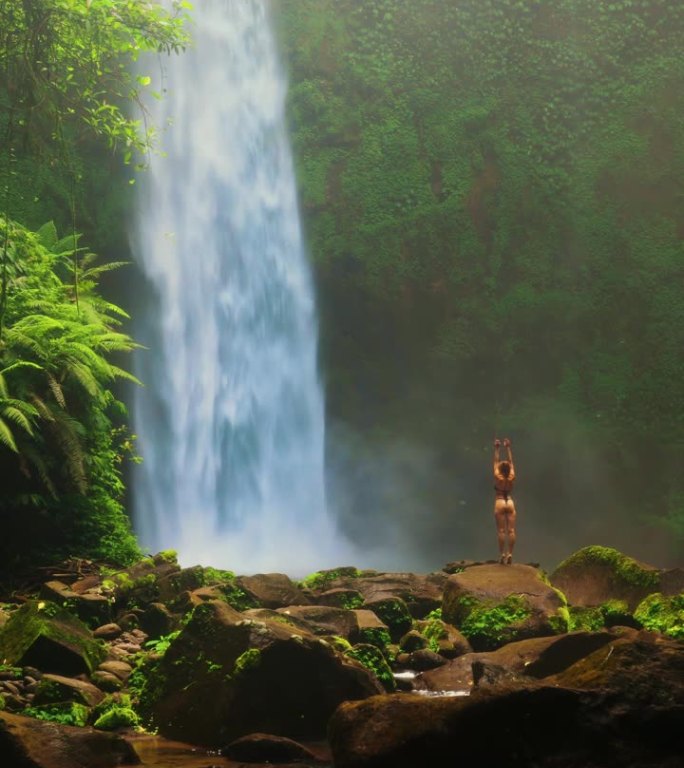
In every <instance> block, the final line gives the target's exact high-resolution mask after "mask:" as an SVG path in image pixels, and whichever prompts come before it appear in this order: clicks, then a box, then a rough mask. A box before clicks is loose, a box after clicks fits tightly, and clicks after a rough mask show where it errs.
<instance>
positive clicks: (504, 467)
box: [499, 461, 511, 477]
mask: <svg viewBox="0 0 684 768" xmlns="http://www.w3.org/2000/svg"><path fill="white" fill-rule="evenodd" d="M510 471H511V463H510V461H500V462H499V472H501V474H502V475H503V476H504V477H508V475H509V474H510Z"/></svg>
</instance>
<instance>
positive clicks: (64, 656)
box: [0, 600, 106, 676]
mask: <svg viewBox="0 0 684 768" xmlns="http://www.w3.org/2000/svg"><path fill="white" fill-rule="evenodd" d="M105 655H106V650H105V647H104V646H103V645H102V644H101V643H99V642H98V641H97V640H95V639H94V638H93V636H92V634H91V632H90V630H89V629H88V627H87V626H86V625H85V624H84V623H83V622H81V621H80V620H79V619H77V618H76V617H75V616H72V614H70V613H69V612H68V611H66V610H64V609H63V608H61V607H60V606H58V605H56V604H55V603H51V602H49V601H47V600H41V601H36V600H33V601H30V602H28V603H25V604H24V605H23V606H22V607H21V608H20V609H19V610H18V611H16V612H15V613H14V614H13V615H12V618H11V619H10V620H9V621H8V622H7V624H6V625H5V626H4V627H3V628H2V629H1V630H0V658H2V659H3V660H4V662H5V663H7V664H11V665H16V666H32V667H36V668H37V669H40V670H41V671H43V672H54V673H56V674H62V675H66V676H70V675H71V676H73V675H78V674H82V673H86V674H90V673H91V672H93V671H94V670H95V669H96V668H97V666H98V664H100V662H102V661H103V660H104V658H105Z"/></svg>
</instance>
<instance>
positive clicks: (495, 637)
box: [442, 564, 569, 651]
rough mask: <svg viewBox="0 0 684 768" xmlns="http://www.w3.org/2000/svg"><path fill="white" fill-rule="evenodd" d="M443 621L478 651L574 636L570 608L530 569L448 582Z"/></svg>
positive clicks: (469, 574) (486, 568)
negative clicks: (535, 639)
mask: <svg viewBox="0 0 684 768" xmlns="http://www.w3.org/2000/svg"><path fill="white" fill-rule="evenodd" d="M442 618H443V619H444V621H446V622H447V623H449V624H453V625H454V626H455V627H457V628H458V629H460V631H461V632H462V633H463V634H464V635H465V636H466V637H467V638H468V641H469V642H470V644H471V645H472V647H473V649H474V650H476V651H487V650H494V649H495V648H499V647H501V646H502V645H505V644H506V643H510V642H514V641H516V640H523V639H525V638H529V637H543V636H546V635H553V634H558V633H562V632H567V630H568V619H569V616H568V609H567V603H566V601H565V599H564V597H563V595H562V594H559V592H558V591H557V590H556V589H554V588H553V587H551V586H549V585H548V584H547V583H546V582H545V581H544V580H543V578H542V576H541V574H540V572H539V571H538V570H537V569H536V568H534V567H532V566H529V565H509V566H502V565H499V564H492V565H480V566H474V567H472V568H468V569H466V570H464V571H463V572H462V573H456V574H453V575H452V576H449V577H448V580H447V582H446V585H445V587H444V599H443V604H442Z"/></svg>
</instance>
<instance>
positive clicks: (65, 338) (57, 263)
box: [0, 219, 138, 565]
mask: <svg viewBox="0 0 684 768" xmlns="http://www.w3.org/2000/svg"><path fill="white" fill-rule="evenodd" d="M69 239H71V238H69ZM1 241H4V243H5V247H4V252H3V253H2V270H3V276H4V279H3V294H2V303H1V304H0V318H1V321H2V323H1V327H0V371H1V372H2V373H1V374H0V377H1V378H0V419H1V421H0V432H1V433H2V434H3V435H4V440H3V441H2V443H3V445H0V465H1V466H2V473H3V477H4V478H7V480H6V482H4V483H3V491H2V502H3V511H4V512H5V513H6V518H5V524H6V525H7V526H8V536H7V537H5V539H4V542H3V546H4V547H7V549H6V550H5V562H6V564H7V565H10V564H12V563H15V562H16V560H17V559H19V558H20V556H21V553H22V551H23V553H24V554H25V553H26V547H25V544H26V542H22V541H17V539H16V538H15V536H18V537H20V538H21V537H24V538H28V537H29V534H28V531H30V530H31V525H30V524H29V521H31V520H32V521H33V522H34V523H35V525H36V529H35V530H33V531H31V534H30V535H31V537H36V539H35V541H34V542H33V545H34V546H35V547H37V548H40V547H41V546H42V547H44V548H45V550H46V552H48V551H49V552H51V553H52V555H53V556H54V555H57V554H58V553H60V552H62V553H63V554H64V555H66V554H67V553H68V552H69V548H70V547H74V551H75V554H77V555H79V556H90V557H104V558H109V559H113V560H114V561H116V562H127V561H129V560H130V559H131V558H133V557H135V556H136V555H137V554H138V549H137V545H136V544H135V542H134V539H133V537H132V535H131V533H130V529H129V526H128V522H127V520H126V518H125V515H124V513H123V509H122V506H121V503H120V500H121V497H122V494H123V483H122V479H121V469H120V465H121V462H122V461H123V459H124V457H125V456H126V454H130V453H131V451H132V442H131V438H130V437H128V435H127V432H126V429H125V427H124V426H123V425H120V426H117V425H115V424H114V422H113V418H119V417H121V416H123V414H124V408H123V406H122V404H121V403H120V402H118V401H117V400H116V398H115V396H114V394H113V392H112V386H113V384H114V382H115V381H116V380H117V379H122V378H123V379H128V380H133V381H135V379H134V378H133V377H132V376H131V375H130V374H129V373H127V372H126V371H125V370H124V369H123V368H121V367H120V366H118V365H117V364H115V363H114V362H113V359H115V357H116V356H118V355H119V354H120V353H123V352H129V351H130V350H132V349H133V348H134V347H135V344H134V342H133V341H132V340H131V339H130V337H129V336H128V335H126V334H125V333H123V332H121V330H119V326H120V324H121V321H122V320H123V319H124V318H125V317H126V315H125V313H123V311H122V310H120V309H119V308H118V307H117V306H115V305H114V304H111V303H110V302H107V301H106V300H105V299H103V298H102V297H101V296H100V294H99V293H98V291H97V280H98V277H99V275H100V274H101V273H102V272H103V271H104V269H109V268H113V267H114V266H116V265H106V267H104V268H103V267H96V266H94V263H93V262H94V256H93V254H90V253H88V252H85V251H82V253H81V260H80V262H79V263H78V264H76V263H74V261H73V259H72V254H73V251H72V250H71V249H69V248H67V249H65V243H64V241H63V240H59V239H58V238H57V236H56V232H55V231H54V227H53V226H51V225H46V227H44V228H43V229H42V230H41V231H40V232H38V233H31V232H29V231H28V230H26V229H25V228H23V227H21V226H19V225H18V224H16V223H14V222H12V221H8V220H5V219H0V242H1ZM74 276H75V277H76V280H75V279H74ZM76 284H77V285H78V300H77V299H76V289H75V285H76ZM14 526H17V527H16V530H15V528H14ZM57 530H59V536H58V537H57V540H55V534H56V532H57ZM39 531H40V532H42V533H43V534H45V535H46V538H43V537H41V536H37V533H38V532H39ZM22 532H23V533H22ZM41 538H43V540H42V541H41ZM12 548H16V551H15V552H12ZM34 554H35V553H34Z"/></svg>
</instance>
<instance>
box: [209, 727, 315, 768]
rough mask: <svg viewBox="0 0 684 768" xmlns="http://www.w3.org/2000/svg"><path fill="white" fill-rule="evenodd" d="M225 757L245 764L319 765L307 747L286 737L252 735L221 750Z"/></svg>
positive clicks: (243, 737) (262, 734)
mask: <svg viewBox="0 0 684 768" xmlns="http://www.w3.org/2000/svg"><path fill="white" fill-rule="evenodd" d="M221 754H222V755H223V756H224V757H228V758H230V759H231V760H240V761H243V762H245V763H317V762H319V759H318V757H317V756H316V754H315V753H314V752H312V751H311V750H310V749H308V748H307V747H305V746H303V745H302V744H300V743H299V742H297V741H294V740H293V739H288V738H285V737H284V736H273V735H272V734H270V733H250V734H249V735H247V736H242V737H241V738H239V739H236V740H235V741H233V742H231V743H230V744H229V745H228V746H227V747H224V748H223V749H222V750H221Z"/></svg>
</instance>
